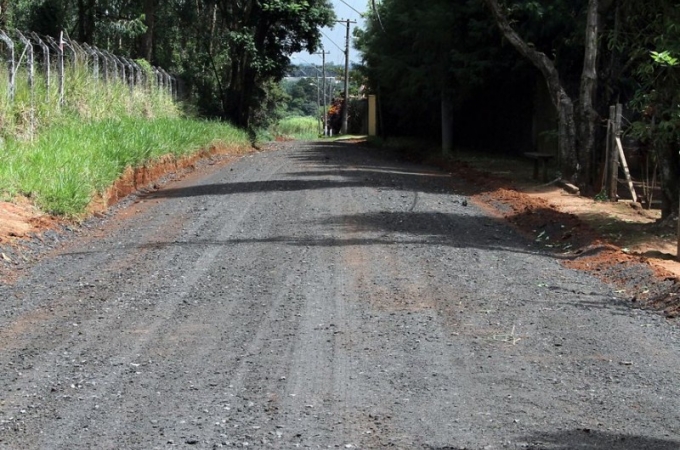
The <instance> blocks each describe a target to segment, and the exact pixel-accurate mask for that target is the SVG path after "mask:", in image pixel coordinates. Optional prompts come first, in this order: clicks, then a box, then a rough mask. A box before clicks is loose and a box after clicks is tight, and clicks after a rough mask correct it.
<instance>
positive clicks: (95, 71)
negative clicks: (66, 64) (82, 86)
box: [82, 44, 99, 81]
mask: <svg viewBox="0 0 680 450" xmlns="http://www.w3.org/2000/svg"><path fill="white" fill-rule="evenodd" d="M82 47H83V49H84V50H85V53H86V54H87V55H88V56H89V57H90V58H92V75H93V76H94V79H95V80H97V81H98V80H99V54H97V52H96V51H95V49H94V48H92V47H90V46H89V45H87V44H83V45H82Z"/></svg>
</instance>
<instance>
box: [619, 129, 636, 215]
mask: <svg viewBox="0 0 680 450" xmlns="http://www.w3.org/2000/svg"><path fill="white" fill-rule="evenodd" d="M616 147H617V148H618V149H619V158H620V159H621V165H622V166H623V173H624V174H625V175H626V182H628V189H630V196H631V197H632V198H633V201H634V202H635V203H637V201H638V198H637V194H636V193H635V187H634V186H633V179H632V178H631V177H630V170H628V162H627V161H626V155H625V154H624V153H623V144H622V143H621V138H620V137H618V136H617V137H616Z"/></svg>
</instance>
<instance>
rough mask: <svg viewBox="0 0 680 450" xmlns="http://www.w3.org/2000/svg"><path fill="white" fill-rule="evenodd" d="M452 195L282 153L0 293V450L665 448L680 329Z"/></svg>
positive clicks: (363, 157)
mask: <svg viewBox="0 0 680 450" xmlns="http://www.w3.org/2000/svg"><path fill="white" fill-rule="evenodd" d="M460 183H461V182H460V181H457V180H455V179H453V178H452V177H451V176H450V175H449V174H447V173H441V172H436V171H434V170H430V169H424V168H423V167H422V166H416V165H409V164H405V163H397V162H394V161H391V160H390V159H389V158H386V157H385V156H384V155H381V154H380V153H378V152H377V151H375V150H365V149H361V148H360V147H356V146H348V145H343V144H295V143H287V144H281V145H280V147H279V149H278V150H277V151H271V152H263V153H258V154H254V155H250V156H247V157H243V158H240V159H238V160H237V161H235V162H234V163H232V164H229V165H225V166H223V167H214V168H213V169H212V171H211V172H210V173H208V174H207V175H206V176H204V177H202V178H196V177H194V178H191V179H186V180H184V181H181V182H178V183H174V184H171V185H169V186H167V187H165V188H164V189H161V190H158V191H156V192H154V193H152V194H150V195H148V196H147V197H146V198H144V199H143V201H140V202H138V203H136V204H133V205H131V206H128V207H126V208H123V209H121V210H120V211H118V213H117V214H116V215H115V216H112V217H109V218H107V219H105V220H103V221H102V223H101V224H99V225H98V226H97V227H95V228H93V229H92V230H91V231H89V232H85V233H82V234H81V235H78V236H76V237H74V238H73V239H71V240H70V241H69V242H68V243H67V244H65V245H63V246H62V247H60V248H59V249H58V250H56V251H55V252H53V254H51V255H50V256H49V257H46V258H44V259H43V260H42V261H41V262H39V263H38V264H36V265H34V266H33V267H32V268H31V269H30V270H27V271H26V272H27V273H25V274H23V275H21V276H20V277H18V279H17V280H15V281H13V282H11V283H3V284H1V285H0V298H1V299H2V301H1V304H0V348H1V349H2V351H1V352H0V386H1V387H2V391H0V448H3V449H94V448H96V449H168V448H170V449H171V448H197V449H213V448H222V447H227V448H229V447H237V448H239V447H240V448H256V449H259V448H263V449H265V448H277V449H294V448H312V449H317V448H354V449H383V448H385V449H388V448H389V449H431V450H435V449H439V450H444V449H449V450H459V449H471V450H478V449H479V450H481V449H485V450H486V449H535V450H539V449H541V450H543V449H545V450H552V449H556V450H567V449H579V450H605V449H607V450H609V449H613V450H640V449H655V450H671V449H674V450H675V449H679V448H680V395H679V394H680V329H679V328H678V326H677V324H675V323H673V322H668V321H666V319H664V317H663V316H661V315H659V314H656V313H653V312H649V311H641V310H635V309H632V308H631V307H630V306H629V305H628V303H627V302H626V301H624V299H620V298H617V292H616V291H615V290H614V289H613V288H612V287H610V286H607V285H605V284H602V283H601V282H600V281H597V280H596V279H595V278H593V277H591V276H589V275H587V274H585V273H582V272H577V271H574V270H570V269H567V268H565V267H564V266H563V265H561V264H560V262H559V261H558V260H556V259H555V258H554V256H551V255H549V254H546V253H543V252H542V250H541V249H540V248H538V247H537V246H536V243H535V242H534V241H533V240H528V239H527V238H526V237H524V236H522V235H520V234H518V233H517V232H515V231H514V230H513V229H512V228H510V227H509V226H508V225H507V224H506V223H504V222H503V221H501V220H499V219H496V218H492V217H490V216H488V215H487V214H486V213H484V212H483V211H482V210H481V209H479V208H478V207H477V206H475V204H474V203H473V202H472V201H469V199H468V198H466V197H465V196H463V195H460V192H463V191H462V190H461V189H460V188H461V184H460Z"/></svg>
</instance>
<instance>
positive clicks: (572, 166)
mask: <svg viewBox="0 0 680 450" xmlns="http://www.w3.org/2000/svg"><path fill="white" fill-rule="evenodd" d="M483 1H484V3H485V4H486V5H487V7H488V8H489V10H490V11H491V14H492V15H493V18H494V20H495V21H496V25H497V26H498V28H499V29H500V31H501V33H502V34H503V36H504V37H505V38H506V39H507V40H508V42H510V44H511V45H512V46H513V47H514V48H515V50H517V51H518V52H519V53H520V54H521V55H522V56H524V57H525V58H526V59H528V60H529V61H530V62H531V63H532V64H533V65H534V66H535V67H536V68H537V69H538V70H539V71H540V72H541V73H542V74H543V77H544V78H545V81H546V84H547V85H548V92H550V97H551V98H552V101H553V104H554V105H555V109H556V110H557V113H558V131H557V132H558V148H559V150H558V151H559V162H560V169H561V171H562V175H563V176H564V177H565V178H567V179H572V180H574V179H577V178H578V177H579V175H580V165H579V161H578V155H577V150H576V123H575V118H574V103H573V101H572V100H571V97H569V95H568V94H567V92H566V90H565V89H564V87H563V86H562V82H561V81H560V76H559V73H558V71H557V68H556V67H555V64H554V63H553V62H552V61H551V60H550V58H548V57H547V56H546V55H545V54H544V53H542V52H539V51H538V50H536V49H535V48H534V47H531V46H529V45H528V44H527V43H526V42H525V41H524V40H523V39H522V38H521V37H520V36H519V34H517V32H516V31H515V30H514V29H513V28H512V27H511V26H510V23H509V22H508V19H507V17H506V16H505V14H504V13H503V12H502V11H501V7H500V5H499V4H498V1H497V0H483Z"/></svg>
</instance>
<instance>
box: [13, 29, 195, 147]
mask: <svg viewBox="0 0 680 450" xmlns="http://www.w3.org/2000/svg"><path fill="white" fill-rule="evenodd" d="M0 59H1V60H2V61H4V64H3V65H4V66H5V68H6V70H3V68H2V67H0V77H2V78H5V79H4V80H2V79H0V96H1V95H2V90H3V89H2V85H3V84H5V85H6V89H5V96H6V99H4V100H3V99H1V98H0V105H1V104H9V105H12V104H14V103H15V102H16V101H17V85H18V84H21V85H22V86H23V83H25V85H26V86H27V87H28V91H29V98H28V99H23V101H28V103H30V111H29V113H28V115H29V117H27V119H28V120H29V121H30V124H29V126H30V130H31V134H33V130H35V128H36V123H35V122H36V119H35V111H36V106H37V105H36V102H51V101H54V100H55V96H56V99H57V100H58V104H59V105H64V102H65V98H66V97H65V96H66V94H67V93H66V92H65V89H66V85H67V83H66V78H67V77H68V76H69V73H70V72H69V71H68V70H67V69H68V67H69V66H70V67H76V66H80V67H86V68H87V72H88V73H89V74H90V75H91V76H92V77H93V78H94V79H95V80H99V81H102V82H103V83H105V84H112V83H122V84H124V85H126V86H128V87H129V90H130V94H131V95H133V94H134V92H135V90H136V89H146V90H151V89H158V90H160V91H164V92H167V94H168V95H169V96H170V97H171V98H172V99H173V100H175V101H177V100H179V98H180V95H181V93H180V91H179V87H180V86H182V83H181V82H180V80H179V79H178V78H177V77H175V76H173V75H171V74H170V73H168V72H166V71H165V70H163V69H162V68H160V67H154V66H147V68H146V69H145V68H144V67H142V65H140V64H139V63H137V62H136V61H134V60H132V59H129V58H125V57H122V56H117V55H113V54H111V53H110V52H108V51H106V50H101V49H99V48H97V47H95V46H93V45H88V44H85V43H83V44H81V43H78V42H75V41H73V40H71V39H69V38H68V36H66V35H64V34H63V33H62V35H61V36H60V37H59V38H58V39H54V38H52V37H50V36H41V35H39V34H37V33H33V32H31V33H22V32H21V31H18V30H2V29H0ZM2 61H0V64H2ZM38 79H42V80H44V85H42V86H39V87H38V86H36V80H38ZM41 83H42V81H41ZM43 91H44V95H43ZM38 92H39V93H40V94H41V98H40V99H38V98H37V97H36V95H37V94H38ZM0 107H1V106H0Z"/></svg>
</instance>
